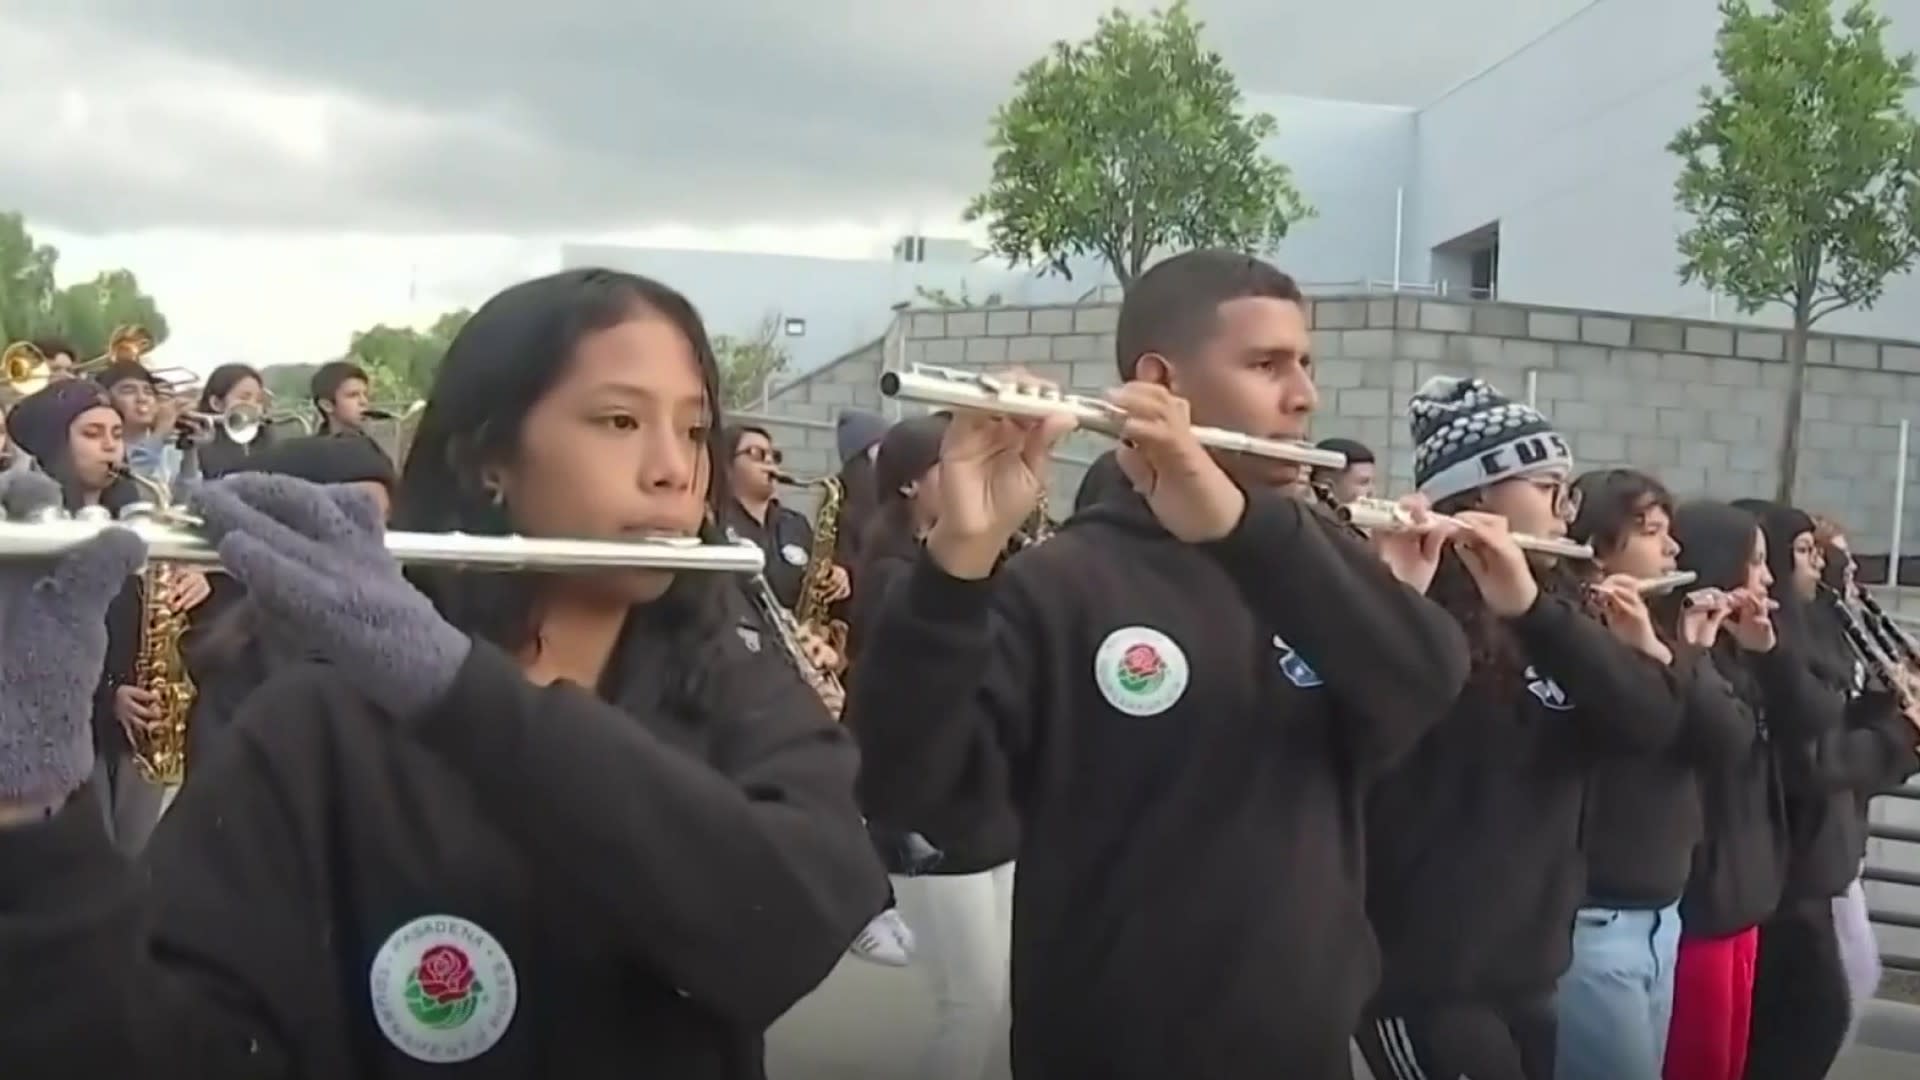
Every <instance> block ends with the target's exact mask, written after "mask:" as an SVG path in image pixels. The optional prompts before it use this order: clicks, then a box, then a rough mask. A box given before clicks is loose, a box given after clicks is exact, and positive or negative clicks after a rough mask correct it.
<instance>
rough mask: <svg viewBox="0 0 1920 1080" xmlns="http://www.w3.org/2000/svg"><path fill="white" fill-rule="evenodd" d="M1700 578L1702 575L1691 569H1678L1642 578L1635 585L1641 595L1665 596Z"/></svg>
mask: <svg viewBox="0 0 1920 1080" xmlns="http://www.w3.org/2000/svg"><path fill="white" fill-rule="evenodd" d="M1699 579H1700V575H1698V574H1696V573H1694V572H1693V571H1691V570H1676V571H1674V572H1673V573H1671V574H1661V575H1660V576H1659V577H1650V578H1641V579H1640V583H1639V584H1637V585H1635V586H1634V588H1635V589H1637V590H1638V591H1639V593H1640V595H1641V596H1665V595H1667V594H1668V593H1670V592H1672V591H1673V590H1675V589H1684V588H1686V587H1687V586H1689V585H1691V584H1693V583H1694V582H1695V581H1698V580H1699Z"/></svg>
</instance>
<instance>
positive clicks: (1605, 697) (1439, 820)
mask: <svg viewBox="0 0 1920 1080" xmlns="http://www.w3.org/2000/svg"><path fill="white" fill-rule="evenodd" d="M1448 558H1449V561H1450V562H1451V560H1452V556H1449V557H1448ZM1450 570H1451V571H1454V572H1457V573H1462V574H1464V571H1463V570H1460V569H1459V568H1458V567H1457V566H1443V567H1442V573H1447V572H1449V571H1450ZM1501 632H1504V633H1510V634H1512V635H1513V637H1514V638H1515V639H1516V643H1517V645H1518V646H1519V650H1520V653H1521V659H1523V660H1524V668H1523V670H1521V671H1518V672H1514V673H1512V676H1513V677H1508V678H1503V677H1501V674H1500V673H1499V672H1496V671H1482V672H1477V673H1476V675H1475V678H1473V679H1472V680H1471V681H1469V682H1468V684H1467V690H1466V692H1465V693H1464V694H1462V695H1461V697H1460V699H1459V700H1458V701H1456V702H1455V703H1454V705H1453V708H1452V711H1451V712H1449V713H1448V714H1447V716H1446V718H1445V719H1444V720H1442V721H1441V722H1440V724H1439V725H1438V726H1437V727H1435V728H1434V729H1433V730H1432V731H1431V732H1429V733H1428V734H1427V736H1426V738H1424V739H1422V740H1421V741H1420V743H1419V745H1418V746H1416V747H1415V748H1414V752H1413V754H1412V755H1411V756H1410V757H1409V758H1408V759H1407V762H1406V764H1404V765H1403V766H1401V767H1400V768H1399V769H1398V770H1396V771H1395V772H1394V773H1393V774H1392V775H1390V776H1389V777H1387V778H1386V779H1385V780H1383V781H1382V782H1381V783H1380V785H1379V786H1378V787H1377V788H1376V789H1375V790H1374V796H1373V800H1372V802H1371V803H1370V804H1369V807H1368V841H1369V843H1368V852H1367V854H1368V859H1367V912H1368V914H1369V915H1370V916H1371V917H1372V920H1373V926H1374V932H1375V933H1377V934H1378V935H1379V936H1380V952H1381V967H1382V971H1381V980H1380V990H1379V994H1378V999H1377V1000H1378V1006H1377V1007H1378V1008H1379V1010H1380V1011H1382V1012H1386V1013H1395V1012H1399V1011H1402V1010H1403V1009H1406V1008H1409V1007H1413V1008H1417V1007H1420V1006H1422V1005H1425V1004H1431V1003H1434V1002H1443V1001H1453V1000H1460V999H1462V998H1475V999H1478V998H1485V997H1495V998H1497V997H1500V996H1503V995H1509V994H1511V995H1530V994H1538V993H1547V992H1551V991H1552V989H1553V985H1554V982H1555V980H1557V979H1558V978H1559V976H1560V974H1561V972H1563V971H1565V970H1566V968H1567V964H1568V961H1569V959H1570V957H1571V951H1572V939H1571V928H1572V926H1573V917H1574V912H1575V911H1576V910H1577V909H1578V907H1579V905H1580V901H1581V898H1582V896H1583V895H1584V892H1585V885H1586V862H1585V858H1584V856H1583V854H1582V851H1581V844H1580V828H1581V804H1582V802H1583V800H1584V798H1585V794H1586V779H1587V773H1588V770H1589V769H1590V768H1591V767H1592V765H1593V763H1594V762H1595V761H1596V760H1599V759H1600V758H1602V757H1605V756H1609V755H1628V754H1645V753H1649V752H1654V751H1660V750H1664V749H1665V748H1666V747H1667V746H1668V744H1670V743H1671V742H1672V741H1673V739H1674V738H1675V735H1676V733H1677V732H1678V730H1679V726H1680V715H1681V707H1680V698H1679V691H1678V687H1677V684H1676V683H1675V681H1674V680H1673V679H1672V677H1671V676H1670V675H1669V672H1668V669H1667V668H1666V666H1665V665H1663V664H1661V663H1660V662H1658V661H1656V660H1654V659H1653V658H1651V657H1648V656H1646V655H1644V654H1642V653H1639V652H1636V651H1635V650H1633V649H1632V648H1630V647H1628V646H1626V645H1624V644H1622V643H1621V642H1620V641H1619V640H1618V639H1617V638H1615V637H1614V636H1613V634H1612V632H1610V631H1609V630H1608V629H1607V628H1606V627H1604V626H1602V625H1601V624H1600V623H1599V622H1598V621H1597V620H1595V619H1593V618H1591V617H1589V616H1588V615H1586V614H1585V613H1584V612H1582V611H1581V610H1579V609H1578V607H1576V605H1575V604H1574V603H1573V602H1571V601H1569V600H1567V599H1565V598H1563V597H1560V596H1556V595H1554V594H1552V593H1551V592H1549V591H1547V590H1544V589H1543V590H1542V591H1541V593H1540V596H1539V598H1538V599H1537V600H1536V601H1535V602H1534V604H1533V606H1532V607H1531V608H1530V609H1528V611H1527V612H1526V613H1525V614H1523V615H1521V616H1519V617H1518V618H1515V619H1509V620H1505V621H1504V627H1503V629H1502V630H1501Z"/></svg>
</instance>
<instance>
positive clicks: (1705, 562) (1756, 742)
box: [1660, 500, 1806, 938]
mask: <svg viewBox="0 0 1920 1080" xmlns="http://www.w3.org/2000/svg"><path fill="white" fill-rule="evenodd" d="M1758 524H1759V522H1758V520H1757V518H1756V517H1755V516H1754V515H1753V514H1752V513H1750V512H1748V511H1746V510H1743V509H1740V508H1738V507H1734V506H1730V505H1728V504H1726V503H1722V502H1714V501H1710V500H1701V501H1696V502H1690V503H1687V504H1685V505H1682V506H1681V507H1679V508H1678V509H1677V510H1675V511H1674V515H1673V536H1674V539H1675V540H1677V541H1678V542H1679V544H1680V558H1679V566H1680V569H1682V570H1688V571H1692V572H1693V573H1694V574H1696V575H1697V576H1698V580H1697V581H1696V582H1695V584H1694V586H1693V588H1692V589H1689V590H1687V591H1694V590H1697V589H1705V588H1714V589H1721V590H1730V589H1735V588H1738V587H1740V586H1742V585H1743V584H1744V583H1745V582H1746V580H1747V566H1748V561H1749V559H1750V558H1751V556H1752V552H1753V543H1754V530H1755V529H1756V528H1757V526H1758ZM1683 603H1684V595H1682V594H1676V595H1674V596H1673V597H1672V598H1670V599H1669V600H1667V601H1665V602H1663V603H1662V604H1661V605H1660V608H1661V611H1662V618H1663V620H1665V621H1666V622H1667V624H1668V625H1669V626H1673V625H1677V620H1678V618H1679V613H1680V608H1681V605H1682V604H1683ZM1707 655H1708V660H1709V661H1710V663H1711V667H1706V668H1697V669H1696V674H1697V676H1698V677H1697V678H1696V679H1695V680H1694V683H1693V687H1692V692H1691V693H1690V694H1689V696H1688V699H1687V707H1688V709H1689V710H1691V711H1699V712H1704V713H1707V714H1709V715H1717V716H1719V717H1720V718H1721V719H1720V720H1719V721H1718V723H1720V724H1721V725H1724V726H1725V727H1726V728H1727V729H1728V730H1730V731H1737V732H1739V733H1741V734H1742V735H1743V736H1744V738H1743V739H1741V740H1738V742H1739V745H1737V746H1735V747H1733V748H1732V749H1733V750H1734V752H1733V753H1732V754H1731V756H1729V757H1727V758H1725V759H1724V760H1722V761H1721V762H1720V764H1718V765H1717V766H1715V765H1706V766H1703V767H1702V768H1701V770H1700V808H1701V819H1702V835H1701V840H1700V844H1699V846H1698V847H1696V848H1695V849H1694V853H1693V867H1692V870H1691V872H1690V873H1689V874H1688V877H1687V888H1686V892H1685V893H1684V894H1683V895H1682V896H1681V900H1680V925H1681V928H1682V932H1683V933H1685V934H1686V935H1687V936H1688V937H1693V938H1716V937H1725V936H1726V935H1729V934H1734V933H1738V932H1740V931H1742V930H1745V929H1747V928H1749V927H1752V926H1755V925H1758V924H1759V923H1760V922H1762V921H1763V920H1765V919H1766V918H1767V916H1768V915H1769V914H1771V913H1772V912H1773V910H1774V908H1775V906H1776V905H1778V903H1779V901H1780V890H1781V887H1782V884H1783V882H1784V880H1785V875H1786V861H1787V823H1786V795H1785V792H1784V790H1783V785H1782V782H1781V778H1780V763H1779V759H1778V757H1777V755H1776V754H1775V750H1774V739H1775V736H1776V731H1775V727H1776V724H1781V725H1784V727H1782V728H1781V729H1780V731H1779V732H1778V734H1779V735H1780V736H1781V737H1792V735H1793V733H1794V731H1795V728H1794V724H1795V722H1796V717H1798V716H1799V713H1798V712H1797V711H1794V710H1791V709H1783V710H1781V712H1780V714H1779V715H1777V716H1776V715H1775V711H1774V709H1773V708H1772V707H1771V706H1772V705H1773V704H1775V703H1783V702H1785V701H1787V700H1789V699H1791V698H1792V697H1794V696H1796V695H1798V694H1800V693H1803V692H1805V690H1806V687H1805V684H1804V683H1803V682H1802V680H1801V678H1800V677H1801V676H1802V675H1804V674H1805V673H1806V665H1805V664H1804V663H1803V662H1802V661H1801V660H1799V659H1798V657H1797V656H1796V655H1795V654H1794V653H1793V651H1792V650H1791V649H1790V648H1783V647H1781V646H1778V645H1776V646H1775V647H1774V648H1773V650H1772V651H1770V652H1767V653H1758V654H1756V653H1750V652H1746V651H1744V650H1742V649H1740V648H1739V647H1738V645H1737V644H1736V643H1735V642H1734V641H1732V640H1731V632H1730V631H1725V632H1723V633H1722V634H1721V638H1720V641H1719V642H1718V643H1717V644H1716V645H1715V646H1714V647H1713V648H1712V649H1711V650H1709V651H1708V654H1707Z"/></svg>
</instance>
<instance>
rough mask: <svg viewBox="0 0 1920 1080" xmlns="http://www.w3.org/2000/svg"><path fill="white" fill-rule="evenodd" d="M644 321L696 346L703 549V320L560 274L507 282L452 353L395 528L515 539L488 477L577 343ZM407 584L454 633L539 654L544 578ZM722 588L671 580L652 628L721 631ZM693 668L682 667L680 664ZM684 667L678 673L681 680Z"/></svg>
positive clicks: (602, 274) (715, 371) (660, 290)
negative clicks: (658, 321)
mask: <svg viewBox="0 0 1920 1080" xmlns="http://www.w3.org/2000/svg"><path fill="white" fill-rule="evenodd" d="M641 313H651V314H654V315H657V316H659V317H661V318H663V319H665V320H667V321H668V322H670V323H672V324H673V325H674V326H675V327H676V328H677V329H679V331H680V332H681V333H682V334H684V335H685V336H686V338H687V341H688V342H689V343H690V344H691V345H692V347H693V353H694V357H695V359H696V361H697V362H698V363H699V365H700V381H701V384H702V385H703V386H704V387H705V390H706V398H707V424H706V432H707V436H706V450H707V470H706V472H707V477H708V481H707V512H708V514H707V516H708V520H707V523H706V526H705V528H704V529H703V530H702V536H703V539H705V540H706V541H708V542H710V543H721V542H724V541H723V540H722V539H721V537H720V534H719V532H718V530H717V528H716V526H715V525H714V522H715V521H717V520H718V518H719V508H720V507H722V506H724V505H726V499H727V497H728V496H727V487H726V478H727V470H726V468H725V467H724V466H725V464H726V459H725V457H724V456H723V455H722V454H721V453H720V446H719V440H720V438H721V430H722V426H723V425H722V423H721V417H720V368H719V364H718V362H717V361H716V360H715V358H714V353H713V346H712V343H711V342H709V341H708V339H707V331H706V327H705V325H704V324H703V323H702V322H701V320H700V315H699V313H698V312H697V311H695V310H694V307H693V305H692V304H691V303H690V302H688V300H687V299H686V297H684V296H682V295H680V294H679V293H678V292H675V291H674V290H673V289H670V288H668V287H667V286H665V285H662V284H661V283H659V282H657V281H653V280H651V279H649V278H644V277H641V276H639V275H637V274H627V273H621V272H619V271H614V270H603V269H578V270H564V271H562V272H560V273H557V274H552V275H549V276H547V277H541V278H535V279H533V280H532V281H526V282H522V283H520V284H518V285H514V286H512V287H510V288H508V289H506V290H504V291H503V292H501V293H499V294H498V295H496V296H494V297H493V299H491V300H488V301H487V302H486V303H485V304H482V305H481V306H480V309H479V310H478V311H476V312H474V313H473V317H472V318H471V319H469V320H468V321H467V323H466V325H465V326H464V327H462V328H461V330H460V332H459V334H458V335H456V336H455V337H454V339H453V342H452V344H451V345H450V346H448V348H447V354H446V358H445V359H443V360H442V361H441V363H440V368H439V371H438V373H437V374H436V375H435V377H434V383H433V390H432V392H431V393H430V394H429V395H428V398H427V407H426V411H425V412H424V413H423V414H422V415H421V417H420V426H419V428H418V430H417V431H416V432H415V433H414V437H413V443H412V445H411V446H410V447H409V449H408V453H407V460H406V466H405V469H404V471H403V472H402V473H401V476H400V489H399V491H398V493H397V497H396V499H395V504H394V521H393V524H394V528H396V529H403V530H417V531H422V532H466V533H474V534H485V535H496V536H497V535H501V534H504V533H507V532H509V531H511V529H510V524H509V521H510V516H509V514H508V513H507V508H506V507H504V506H502V505H500V504H499V502H498V501H497V499H496V496H495V494H494V492H492V491H490V490H489V488H488V486H487V484H486V482H485V480H484V478H483V472H484V470H485V469H486V468H487V467H488V466H490V465H493V464H495V463H498V462H502V461H507V460H510V459H511V458H512V457H513V456H514V455H515V454H516V453H517V451H518V448H519V446H520V440H521V436H522V432H523V430H524V428H525V426H526V420H527V414H528V413H530V412H531V411H532V410H533V407H534V405H535V404H536V403H537V402H539V401H540V400H541V399H542V398H544V397H545V396H546V395H547V393H548V392H550V391H551V390H552V388H553V386H554V384H555V383H557V382H558V381H559V380H560V378H561V376H562V375H563V374H564V373H565V371H566V370H567V367H568V365H570V364H571V363H572V362H573V356H574V351H575V349H576V348H577V347H578V346H579V344H580V341H581V339H583V338H585V337H587V336H588V335H590V334H594V333H598V332H599V331H602V330H607V329H611V328H612V327H615V326H618V325H620V324H621V323H622V322H625V321H627V320H629V319H632V318H633V317H635V316H636V315H638V314H641ZM409 577H410V578H411V579H412V580H413V582H414V583H415V584H416V585H417V586H419V588H420V590H421V591H422V592H424V593H426V594H427V596H428V597H429V598H431V599H432V600H433V603H434V606H435V607H437V608H438V609H439V610H440V613H441V614H442V615H443V616H445V617H446V619H447V621H448V622H450V623H452V624H453V625H454V626H456V627H458V628H460V629H461V630H464V631H466V632H468V633H471V634H473V635H475V636H477V637H480V638H482V639H484V640H486V641H490V642H492V643H494V644H495V645H498V646H500V647H501V648H502V649H505V650H507V651H508V652H519V651H521V650H523V649H525V648H526V647H527V646H529V645H537V644H538V640H537V631H538V627H537V624H536V619H537V612H536V610H535V602H536V599H537V590H538V588H539V581H538V575H532V574H486V573H466V572H462V571H459V570H449V569H442V568H426V567H416V568H414V569H413V570H412V571H410V573H409ZM728 587H730V586H728V585H727V584H726V583H725V582H722V581H721V580H720V579H719V575H714V574H682V575H679V576H678V577H677V578H676V579H675V581H674V583H673V586H672V588H670V589H669V590H668V591H667V594H666V596H665V597H663V598H662V599H661V601H660V602H659V603H658V604H656V605H649V607H650V608H653V609H655V610H656V611H657V612H658V613H659V616H660V618H659V620H658V622H659V624H660V625H661V626H665V627H673V628H674V629H675V631H676V632H677V633H678V635H679V636H680V637H685V638H689V639H698V640H704V639H705V638H706V637H709V636H711V634H712V633H713V632H714V631H716V630H717V629H718V628H719V627H720V626H721V625H722V624H723V623H724V621H725V616H724V615H723V611H724V600H725V594H723V593H722V592H721V590H722V589H723V588H728ZM688 659H690V657H689V658H688ZM690 666H691V665H686V664H682V665H679V667H680V669H681V670H687V669H688V668H689V667H690Z"/></svg>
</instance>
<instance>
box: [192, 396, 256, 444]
mask: <svg viewBox="0 0 1920 1080" xmlns="http://www.w3.org/2000/svg"><path fill="white" fill-rule="evenodd" d="M180 418H181V419H182V420H198V421H200V422H202V423H205V424H207V425H208V426H210V427H217V428H219V429H221V430H223V431H225V432H226V433H227V438H229V439H232V440H233V441H234V442H236V443H239V444H240V445H241V446H245V445H247V444H248V443H250V442H252V441H253V440H255V439H257V438H259V437H260V429H261V428H263V427H265V426H266V425H267V423H268V420H267V418H266V416H265V415H263V414H262V413H261V411H260V407H259V406H257V405H248V404H246V403H245V402H235V403H234V404H232V405H229V406H227V407H226V408H224V409H222V410H220V411H219V412H184V413H181V414H180Z"/></svg>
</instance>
